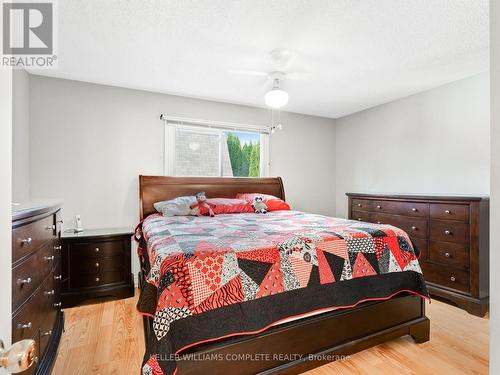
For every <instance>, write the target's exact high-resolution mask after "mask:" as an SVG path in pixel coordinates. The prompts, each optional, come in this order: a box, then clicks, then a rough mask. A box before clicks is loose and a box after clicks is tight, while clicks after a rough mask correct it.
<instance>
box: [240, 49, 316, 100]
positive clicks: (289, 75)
mask: <svg viewBox="0 0 500 375" xmlns="http://www.w3.org/2000/svg"><path fill="white" fill-rule="evenodd" d="M269 56H270V60H271V64H272V68H273V70H272V71H271V72H264V71H253V70H232V71H231V73H234V74H240V75H248V76H258V77H267V78H268V80H269V81H271V82H272V88H271V90H269V91H268V92H266V94H265V95H264V101H265V103H266V105H267V106H269V107H271V108H273V109H279V108H281V107H283V106H284V105H286V104H287V103H288V92H286V91H285V90H284V89H283V82H284V81H285V80H301V79H305V78H307V76H308V75H309V74H308V73H307V72H304V71H289V69H290V67H291V66H292V64H293V62H294V61H295V59H296V58H297V54H296V53H295V52H293V51H291V50H289V49H284V48H277V49H274V50H272V51H271V52H270V54H269Z"/></svg>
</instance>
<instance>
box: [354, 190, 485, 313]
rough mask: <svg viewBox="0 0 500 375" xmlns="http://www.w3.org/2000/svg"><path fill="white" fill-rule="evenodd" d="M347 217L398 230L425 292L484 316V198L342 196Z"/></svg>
mask: <svg viewBox="0 0 500 375" xmlns="http://www.w3.org/2000/svg"><path fill="white" fill-rule="evenodd" d="M347 196H348V197H349V208H348V209H349V219H352V220H360V221H367V222H373V223H381V224H391V225H394V226H396V227H398V228H401V229H403V230H404V231H405V232H407V233H408V235H409V236H410V238H411V240H412V242H413V245H414V247H415V248H417V249H418V250H419V251H420V253H421V254H420V258H419V262H420V265H421V267H422V271H423V273H424V277H425V280H426V281H427V286H428V289H429V292H430V293H431V294H433V295H435V296H439V297H442V298H446V299H448V300H451V301H453V302H454V303H456V304H457V305H458V306H460V307H461V308H463V309H465V310H467V311H468V312H469V313H471V314H474V315H477V316H484V315H485V314H486V311H487V310H488V303H489V199H488V198H485V197H454V196H440V197H438V196H416V195H415V196H413V195H375V194H355V193H347Z"/></svg>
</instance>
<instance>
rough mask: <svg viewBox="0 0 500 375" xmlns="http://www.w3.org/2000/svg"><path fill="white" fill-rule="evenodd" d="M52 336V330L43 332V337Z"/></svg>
mask: <svg viewBox="0 0 500 375" xmlns="http://www.w3.org/2000/svg"><path fill="white" fill-rule="evenodd" d="M51 335H52V330H49V331H47V332H42V336H51Z"/></svg>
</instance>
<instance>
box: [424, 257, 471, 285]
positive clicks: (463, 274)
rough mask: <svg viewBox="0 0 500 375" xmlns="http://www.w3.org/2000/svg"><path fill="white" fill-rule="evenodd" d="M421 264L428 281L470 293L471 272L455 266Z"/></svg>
mask: <svg viewBox="0 0 500 375" xmlns="http://www.w3.org/2000/svg"><path fill="white" fill-rule="evenodd" d="M420 266H421V267H422V271H423V273H424V279H425V281H427V282H430V283H434V284H437V285H440V286H444V287H446V288H450V289H455V290H458V291H461V292H466V293H468V292H469V291H470V280H469V273H468V272H467V271H464V270H460V269H457V268H453V267H447V266H443V265H438V264H432V263H427V262H421V264H420Z"/></svg>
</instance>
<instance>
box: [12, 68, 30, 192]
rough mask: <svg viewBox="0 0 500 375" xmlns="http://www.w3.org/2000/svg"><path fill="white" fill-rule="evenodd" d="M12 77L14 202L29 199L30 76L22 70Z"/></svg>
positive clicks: (15, 72)
mask: <svg viewBox="0 0 500 375" xmlns="http://www.w3.org/2000/svg"><path fill="white" fill-rule="evenodd" d="M12 73H13V76H12V101H13V102H12V201H13V202H23V201H27V200H28V199H29V154H30V151H29V146H30V142H29V135H30V128H29V127H30V122H29V119H30V116H29V88H30V86H29V76H28V73H26V72H25V71H24V70H22V69H16V70H13V72H12Z"/></svg>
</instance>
